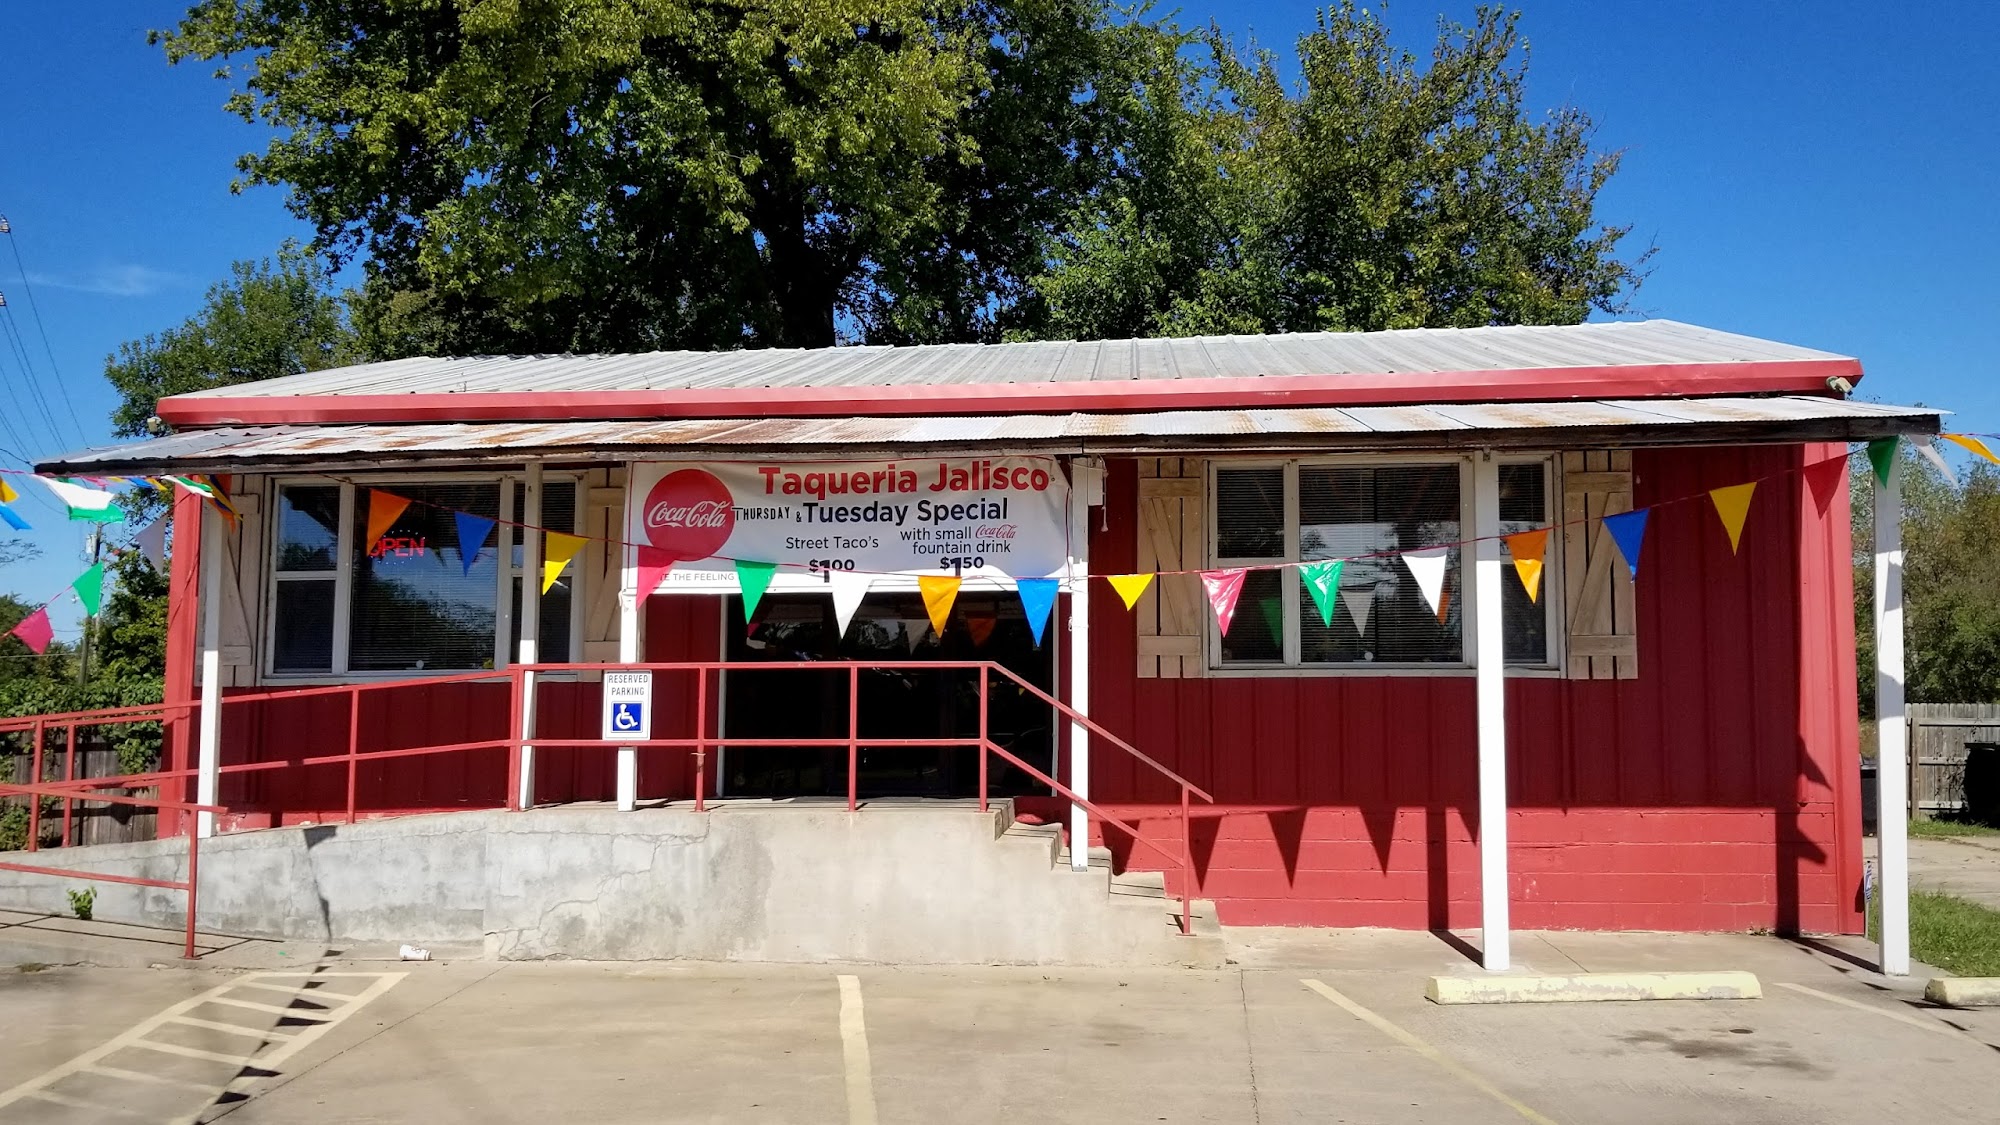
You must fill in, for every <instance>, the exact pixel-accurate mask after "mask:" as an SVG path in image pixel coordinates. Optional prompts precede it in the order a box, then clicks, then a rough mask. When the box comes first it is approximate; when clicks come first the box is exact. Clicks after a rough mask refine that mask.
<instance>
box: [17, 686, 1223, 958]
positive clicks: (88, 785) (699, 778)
mask: <svg viewBox="0 0 2000 1125" xmlns="http://www.w3.org/2000/svg"><path fill="white" fill-rule="evenodd" d="M864 668H867V669H871V670H881V671H925V672H941V671H974V672H977V673H978V674H979V733H978V736H977V737H974V738H869V739H865V740H864V739H863V738H862V737H861V733H860V677H861V671H862V670H863V669H864ZM619 670H633V671H638V670H644V671H659V672H669V673H693V674H694V676H695V689H696V697H695V715H694V719H695V734H694V736H693V737H691V738H652V739H640V740H621V739H603V738H541V737H535V736H533V735H526V734H524V733H523V731H522V714H523V709H524V707H525V706H526V704H527V702H528V700H527V690H528V689H527V681H526V676H527V675H528V674H529V673H550V672H554V673H578V672H605V671H619ZM788 670H789V671H818V672H828V673H833V672H839V671H845V672H846V675H847V681H848V724H847V732H846V734H845V736H844V737H841V736H830V737H827V738H725V737H722V736H720V735H714V736H711V735H710V734H709V733H708V711H709V707H708V685H709V678H710V675H711V674H716V675H720V674H721V673H724V672H729V671H745V672H749V671H788ZM995 672H997V673H999V674H1000V675H1002V676H1004V677H1006V678H1007V679H1008V680H1010V681H1011V682H1012V683H1014V684H1015V685H1016V686H1017V687H1019V688H1020V689H1022V690H1024V691H1026V692H1028V693H1030V694H1032V695H1033V696H1034V697H1035V698H1037V699H1039V700H1041V701H1042V702H1044V703H1046V704H1048V705H1049V706H1050V707H1052V708H1054V709H1055V710H1056V711H1058V712H1059V713H1060V714H1061V715H1063V716H1064V717H1065V718H1067V719H1069V720H1070V722H1071V723H1072V724H1074V725H1075V726H1078V727H1081V728H1083V730H1084V731H1085V732H1087V735H1089V736H1094V737H1097V738H1100V739H1102V740H1103V741H1104V742H1105V743H1106V744H1107V745H1110V746H1112V747H1115V748H1116V749H1118V750H1120V751H1122V752H1124V753H1125V754H1128V755H1130V756H1131V757H1132V758H1133V759H1135V760H1136V761H1138V762H1140V763H1141V764H1143V765H1145V766H1146V767H1148V768H1149V769H1151V770H1153V771H1154V772H1156V773H1158V774H1160V775H1161V776H1163V777H1165V778H1166V779H1167V780H1169V781H1171V782H1173V783H1174V784H1175V785H1176V786H1177V787H1178V788H1179V789H1180V795H1181V800H1180V805H1181V843H1182V848H1181V854H1180V855H1178V856H1176V855H1173V854H1172V853H1170V852H1169V851H1168V850H1167V849H1166V848H1165V847H1164V846H1163V845H1161V844H1159V843H1158V842H1156V841H1154V840H1151V839H1147V838H1146V837H1144V836H1143V835H1141V833H1140V830H1139V828H1138V826H1137V825H1135V824H1131V823H1127V822H1126V821H1124V820H1121V819H1120V818H1118V817H1116V816H1113V815H1111V814H1110V813H1109V812H1107V811H1105V810H1104V809H1103V808H1101V807H1099V806H1098V805H1096V804H1094V803H1093V802H1091V801H1090V800H1089V799H1087V798H1085V797H1083V796H1081V795H1079V794H1078V793H1077V792H1076V791H1075V790H1074V789H1072V788H1071V787H1069V786H1067V785H1064V784H1063V783H1062V782H1060V781H1057V780H1056V779H1055V778H1054V777H1052V776H1050V775H1049V774H1047V773H1044V772H1043V771H1041V770H1039V769H1037V768H1035V767H1034V766H1031V765H1029V764H1028V763H1027V762H1025V761H1023V760H1021V759H1020V758H1019V757H1018V756H1016V755H1015V754H1013V753H1012V752H1011V751H1009V750H1007V749H1006V748H1005V747H1002V746H1000V745H999V744H998V743H995V742H994V741H993V740H992V738H991V736H990V725H989V719H990V714H989V706H990V703H991V689H990V685H991V676H992V674H993V673H995ZM503 679H504V680H506V681H507V682H508V684H509V687H510V696H511V699H510V705H509V726H508V734H507V737H505V738H499V739H481V740H473V741H466V742H457V743H448V744H439V745H431V746H417V747H404V748H398V749H392V750H368V751H363V750H361V749H360V746H359V731H360V717H361V694H362V693H363V692H375V691H386V690H392V689H397V688H414V687H430V686H436V685H443V684H456V683H477V682H494V681H498V680H503ZM342 694H344V695H346V696H347V697H348V707H347V712H348V729H347V748H346V751H345V753H337V754H315V755H297V756H292V757H287V758H280V759H272V760H266V761H260V762H240V763H235V764H231V765H218V767H217V769H216V772H217V773H219V774H242V773H256V772H264V771H269V770H282V769H288V768H295V767H296V768H306V767H312V766H325V765H344V766H345V767H346V774H347V776H346V798H347V800H346V805H347V808H346V819H347V822H348V823H350V824H351V823H354V822H355V820H356V818H357V816H358V810H357V799H358V771H359V767H360V764H361V763H362V762H363V761H372V760H377V759H387V758H404V757H415V756H423V755H430V754H449V753H460V752H465V751H476V750H496V749H506V750H507V751H508V789H507V797H506V801H505V805H506V807H507V808H510V809H511V808H514V807H516V805H517V803H518V797H519V794H520V791H521V786H520V780H521V775H522V771H523V749H524V747H527V746H546V747H571V748H580V749H586V748H594V749H613V748H620V747H632V748H634V749H681V750H689V751H692V753H693V761H694V769H695V776H694V792H695V808H696V810H697V811H701V810H704V809H705V808H706V804H705V793H704V784H705V772H706V759H707V752H708V749H709V748H710V747H711V746H714V747H718V748H721V747H728V746H738V747H746V748H754V747H774V746H788V747H800V748H823V749H836V748H843V747H844V748H845V749H846V750H847V758H848V761H847V805H848V808H849V810H850V811H851V810H853V809H855V808H857V807H858V805H859V793H858V784H859V780H858V779H859V768H858V767H859V755H860V748H861V745H862V744H863V742H864V741H865V742H866V743H867V744H868V745H870V746H880V747H919V746H921V747H973V748H977V749H978V750H979V807H980V809H981V811H985V810H986V809H987V808H988V807H989V790H990V783H989V780H990V775H989V771H988V768H987V767H988V755H998V756H999V757H1001V758H1002V759H1004V760H1006V761H1007V762H1009V763H1010V764H1012V765H1013V766H1015V767H1016V768H1017V769H1020V770H1021V771H1023V772H1024V773H1026V774H1027V775H1028V776H1030V777H1031V778H1033V779H1035V780H1036V781H1038V782H1039V783H1041V784H1043V785H1046V786H1048V787H1049V788H1050V790H1051V791H1053V792H1054V793H1055V794H1057V795H1058V796H1060V797H1063V798H1064V799H1066V800H1068V801H1070V802H1071V803H1073V804H1074V805H1076V806H1077V807H1078V808H1081V809H1083V810H1084V812H1085V815H1086V817H1090V816H1094V817H1096V818H1097V819H1098V820H1099V821H1101V822H1103V823H1104V824H1106V825H1109V826H1112V827H1115V828H1117V829H1118V830H1119V831H1121V832H1124V833H1126V834H1127V835H1128V836H1130V837H1131V838H1132V839H1133V840H1134V841H1135V842H1139V843H1143V844H1145V845H1146V846H1147V847H1149V848H1151V849H1153V850H1154V851H1155V852H1158V853H1159V854H1160V855H1161V856H1162V857H1164V858H1165V859H1166V860H1167V862H1168V863H1170V864H1173V865H1175V866H1177V867H1179V868H1180V870H1181V895H1180V897H1181V912H1180V926H1181V929H1182V932H1184V933H1185V932H1190V931H1191V929H1192V918H1191V915H1190V896H1191V893H1192V889H1193V887H1194V885H1195V883H1196V882H1197V877H1196V873H1195V869H1194V861H1193V854H1192V848H1191V826H1192V821H1191V819H1190V801H1191V799H1192V798H1193V797H1200V798H1201V799H1202V800H1203V801H1207V802H1211V803H1212V802H1213V801H1214V798H1213V797H1212V796H1210V795H1209V794H1208V793H1207V792H1206V791H1205V790H1203V789H1202V788H1201V787H1199V786H1197V785H1195V784H1194V783H1193V782H1191V781H1189V780H1188V779H1187V778H1185V777H1182V776H1181V775H1180V774H1178V773H1176V772H1175V771H1173V770H1171V769H1168V768H1167V767H1166V766H1164V765H1162V764H1161V763H1160V762H1158V761H1156V760H1155V759H1153V758H1152V757H1150V756H1148V755H1146V754H1145V753H1143V752H1141V751H1140V750H1138V749H1137V748H1136V747H1134V746H1132V745H1131V743H1129V742H1127V741H1126V740H1124V739H1123V738H1120V737H1119V736H1117V735H1115V734H1113V733H1112V732H1110V731H1109V730H1106V729H1105V728H1104V727H1103V726H1102V725H1100V724H1099V723H1097V722H1096V721H1095V720H1093V719H1091V718H1090V717H1089V716H1087V715H1084V714H1082V713H1081V712H1079V711H1077V710H1076V709H1075V708H1073V707H1071V706H1070V705H1068V704H1066V703H1064V702H1062V701H1061V700H1059V699H1057V698H1056V697H1055V696H1054V695H1052V694H1050V693H1049V692H1047V691H1044V690H1043V689H1042V688H1040V687H1039V686H1037V685H1035V684H1033V683H1031V682H1029V681H1028V680H1026V679H1025V678H1023V677H1021V676H1020V675H1018V674H1016V673H1015V672H1014V671H1013V670H1012V669H1009V668H1007V667H1005V666H1004V665H1001V664H998V663H996V662H994V661H935V660H887V661H810V660H794V661H659V662H641V663H630V664H625V663H588V664H517V665H514V666H512V667H509V668H507V669H505V670H500V671H491V672H468V673H457V674H451V675H442V676H426V677H419V678H415V679H403V680H373V681H367V682H362V683H353V684H330V685H315V686H311V687H299V688H278V689H273V690H268V691H261V692H246V693H240V694H233V695H229V696H225V697H224V698H223V699H222V703H223V704H224V706H225V707H227V706H232V705H241V704H249V703H259V702H267V701H274V700H290V699H300V698H308V697H315V696H326V695H342ZM194 710H196V707H195V705H194V704H190V703H170V704H156V705H151V706H140V707H121V708H104V709H100V710H96V711H75V712H63V713H59V714H53V715H37V716H23V717H16V718H12V719H0V733H13V732H21V731H32V732H33V734H34V738H35V748H36V750H35V753H36V760H35V764H34V770H35V778H36V784H34V785H32V786H26V787H23V786H0V794H5V793H28V792H29V791H31V790H32V791H33V795H34V799H33V800H31V802H30V810H31V812H30V819H31V823H32V826H31V830H30V842H29V848H30V850H34V849H35V848H36V847H38V836H39V826H40V797H42V796H52V797H60V798H62V800H63V807H64V822H65V831H64V836H63V840H64V842H65V843H68V841H69V830H68V825H69V821H70V810H71V807H72V802H74V801H77V800H91V801H108V802H114V803H129V804H153V805H156V806H157V807H159V808H161V809H163V810H164V809H173V810H183V811H188V812H211V813H221V812H224V811H226V809H225V808H224V807H222V806H213V805H194V804H188V803H185V802H175V801H168V800H148V799H135V798H119V797H114V796H112V795H108V794H103V793H99V792H97V790H99V789H104V788H112V787H119V788H127V787H145V786H158V785H164V784H165V783H167V782H170V781H175V780H180V779H185V778H190V777H196V776H198V775H199V773H200V771H199V769H196V768H183V769H178V770H172V769H169V770H153V771H149V772H146V773H139V774H125V775H119V776H116V777H104V778H81V779H80V778H76V777H75V775H74V750H73V747H74V743H75V737H76V733H75V732H76V730H77V728H78V727H80V726H97V725H112V724H120V723H129V722H150V721H161V722H164V721H167V720H168V719H169V718H170V717H185V716H186V715H188V714H190V713H192V712H193V711H194ZM51 727H63V728H67V731H68V740H69V745H70V747H71V754H70V761H69V764H68V766H66V768H65V771H64V772H65V777H64V780H63V781H61V782H49V781H44V780H43V778H42V773H43V767H42V761H41V747H42V745H43V743H44V741H45V738H46V732H47V730H48V729H50V728H51ZM187 821H188V823H187V826H186V831H187V834H188V839H189V856H190V859H189V879H188V882H187V883H186V884H185V885H182V884H173V883H166V882H161V881H144V882H143V885H148V886H164V887H170V888H172V889H181V890H185V891H187V892H188V895H189V900H188V934H189V937H188V956H190V957H192V956H193V948H194V947H193V932H194V930H193V926H194V917H195V913H194V911H195V895H196V891H195V887H194V882H195V875H194V872H195V864H196V862H197V860H196V859H195V856H196V854H197V852H198V848H199V845H198V842H197V841H198V833H197V832H196V829H195V823H194V818H193V817H192V816H189V817H188V818H187ZM1070 846H1071V848H1072V849H1075V850H1086V849H1087V848H1088V846H1089V840H1088V839H1087V838H1086V839H1083V840H1072V841H1070ZM0 869H18V870H31V871H39V872H44V873H53V874H63V875H71V876H76V875H79V874H80V873H76V872H66V871H62V870H60V869H54V868H47V869H44V868H33V867H27V866H24V865H19V864H0ZM101 878H104V879H105V880H106V881H123V882H133V881H135V880H132V879H129V878H127V877H122V876H119V877H114V876H101Z"/></svg>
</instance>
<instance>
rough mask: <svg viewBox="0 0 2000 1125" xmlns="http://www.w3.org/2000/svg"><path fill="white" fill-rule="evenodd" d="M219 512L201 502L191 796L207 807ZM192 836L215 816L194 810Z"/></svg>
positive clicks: (218, 681)
mask: <svg viewBox="0 0 2000 1125" xmlns="http://www.w3.org/2000/svg"><path fill="white" fill-rule="evenodd" d="M222 536H223V523H222V514H221V513H220V512H217V511H216V510H215V508H214V507H213V506H212V505H209V504H203V505H202V506H201V576H200V582H201V725H200V728H199V731H198V735H199V740H200V741H199V753H198V756H197V758H196V760H195V783H194V800H195V803H196V804H198V805H213V804H215V800H216V797H217V796H218V794H219V791H220V790H219V786H218V784H217V783H218V781H219V779H220V778H221V766H222V552H223V543H222ZM195 834H196V835H198V836H200V837H201V838H202V839H204V840H206V839H208V838H210V837H212V836H214V835H215V814H214V813H212V812H202V813H196V814H195Z"/></svg>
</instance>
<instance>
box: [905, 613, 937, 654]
mask: <svg viewBox="0 0 2000 1125" xmlns="http://www.w3.org/2000/svg"><path fill="white" fill-rule="evenodd" d="M930 628H931V620H930V618H928V617H905V618H903V642H904V643H905V644H907V645H909V646H910V655H912V656H914V655H916V652H917V646H918V645H921V644H923V643H924V634H925V633H927V632H929V631H930Z"/></svg>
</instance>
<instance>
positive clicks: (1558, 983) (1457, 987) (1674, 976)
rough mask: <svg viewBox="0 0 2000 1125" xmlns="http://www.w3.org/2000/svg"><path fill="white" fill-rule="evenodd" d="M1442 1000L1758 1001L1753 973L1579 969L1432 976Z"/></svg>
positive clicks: (1431, 990) (1431, 992) (1430, 989)
mask: <svg viewBox="0 0 2000 1125" xmlns="http://www.w3.org/2000/svg"><path fill="white" fill-rule="evenodd" d="M1424 995H1425V996H1427V997H1429V998H1430V999H1431V1000H1432V1001H1434V1002H1436V1003H1439V1004H1582V1003H1596V1002H1602V1001H1607V1000H1756V999H1759V998H1761V997H1762V996H1763V995H1764V990H1763V988H1762V986H1760V985H1759V984H1758V983H1757V977H1756V975H1755V974H1753V973H1745V972H1737V971H1733V970H1732V971H1728V972H1718V973H1580V974H1578V975H1575V976H1567V977H1542V976H1518V977H1512V976H1492V977H1432V978H1431V980H1430V984H1429V985H1428V986H1427V987H1425V989H1424Z"/></svg>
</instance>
